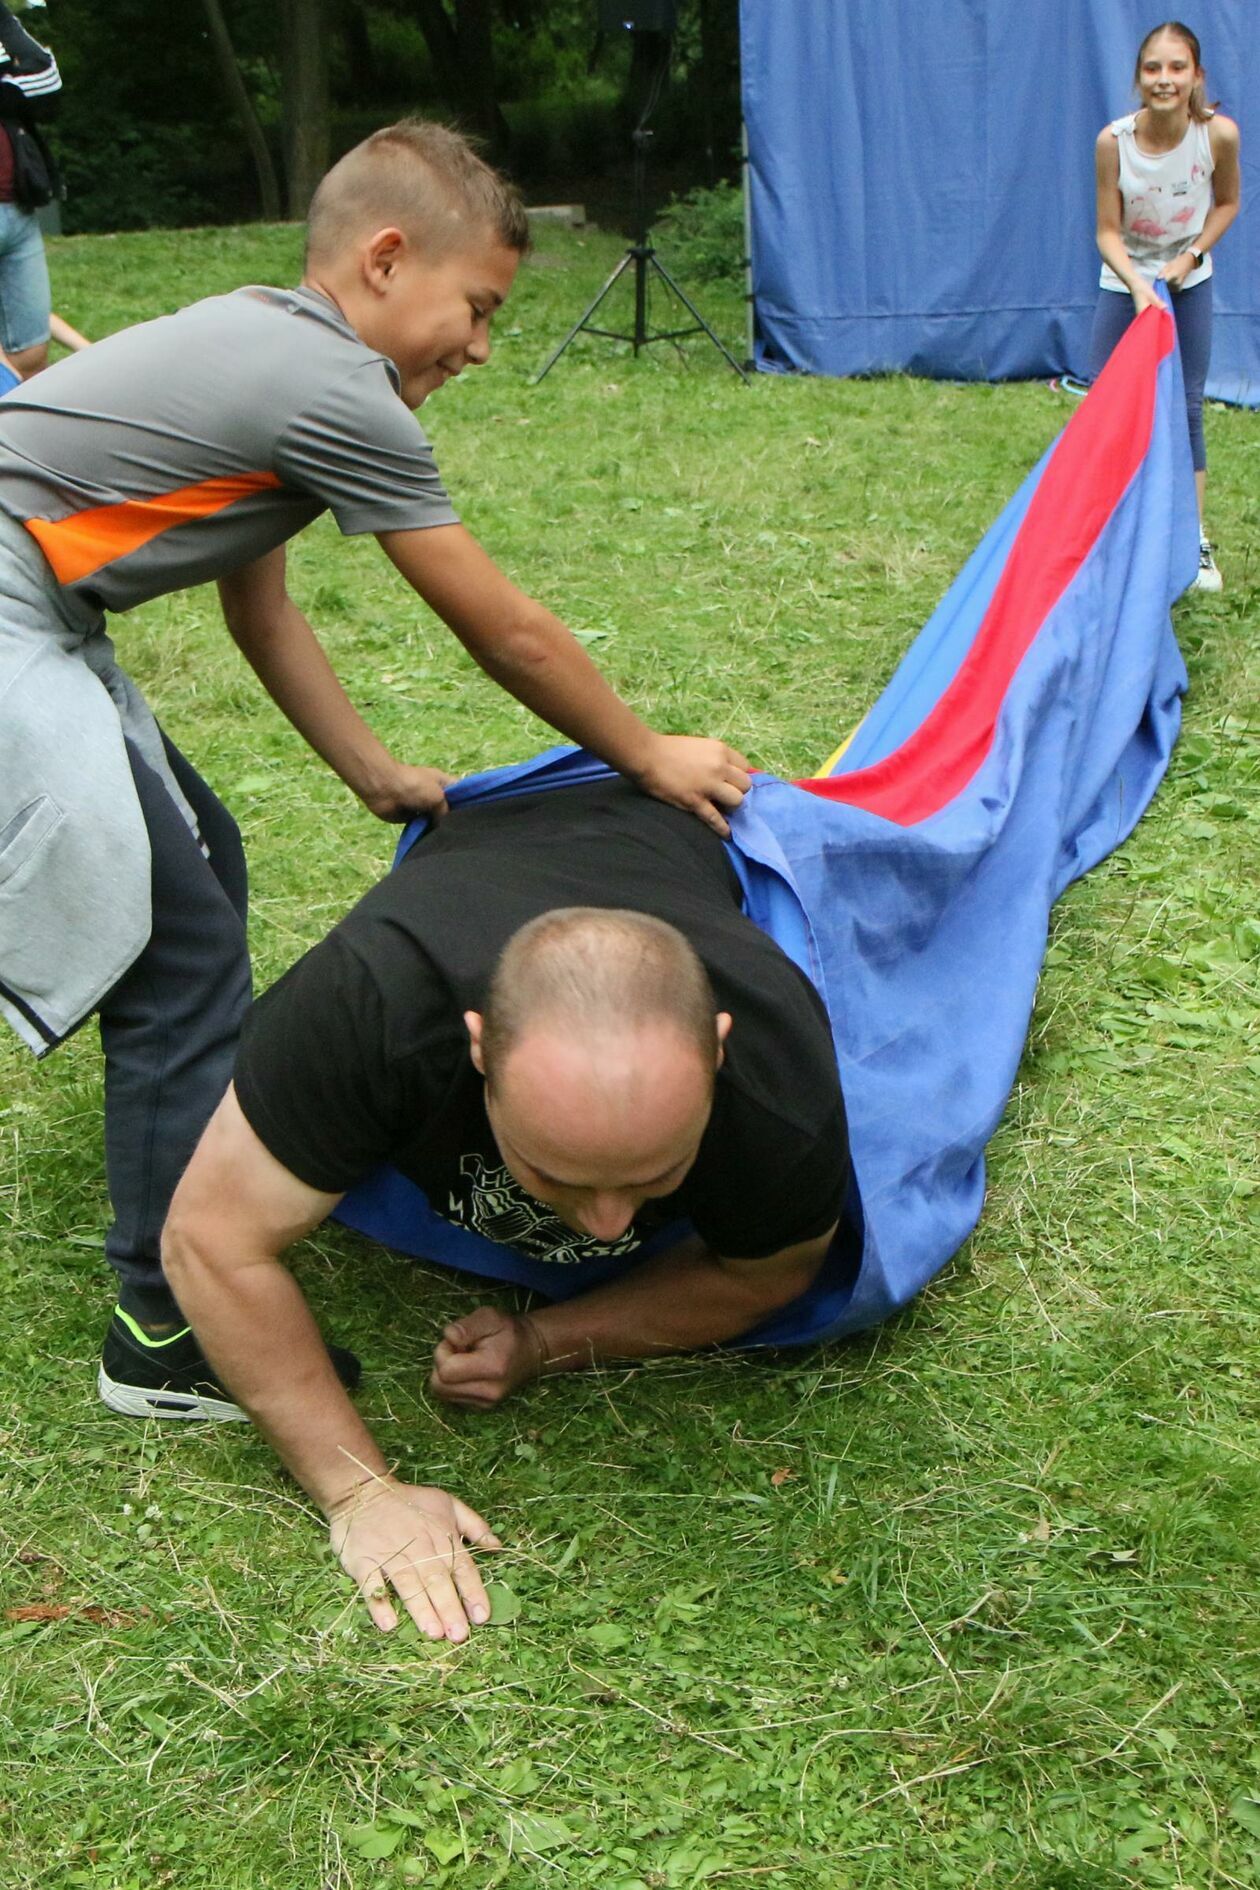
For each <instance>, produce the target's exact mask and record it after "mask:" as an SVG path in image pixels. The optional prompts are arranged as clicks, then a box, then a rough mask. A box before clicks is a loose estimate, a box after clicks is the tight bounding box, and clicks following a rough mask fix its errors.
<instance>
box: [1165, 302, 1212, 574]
mask: <svg viewBox="0 0 1260 1890" xmlns="http://www.w3.org/2000/svg"><path fill="white" fill-rule="evenodd" d="M1172 304H1173V315H1174V316H1175V317H1176V321H1177V341H1178V345H1179V347H1180V350H1181V375H1182V379H1183V381H1184V382H1185V389H1186V420H1187V422H1188V424H1189V428H1190V454H1191V458H1192V459H1193V461H1194V484H1195V491H1196V493H1197V495H1198V501H1199V575H1198V577H1197V578H1196V579H1195V581H1194V589H1195V590H1196V591H1219V590H1221V589H1222V583H1221V574H1220V572H1219V570H1218V569H1217V566H1216V560H1215V558H1214V557H1213V556H1212V546H1211V544H1210V542H1209V540H1208V535H1207V526H1206V523H1205V522H1204V500H1205V498H1206V495H1207V447H1206V444H1205V441H1204V437H1203V389H1204V384H1205V383H1206V381H1207V375H1208V368H1209V366H1210V364H1211V360H1212V278H1211V276H1209V277H1208V278H1207V280H1206V281H1204V282H1196V284H1195V285H1194V287H1193V288H1192V289H1182V290H1181V292H1180V293H1179V294H1178V295H1174V297H1173V299H1172Z"/></svg>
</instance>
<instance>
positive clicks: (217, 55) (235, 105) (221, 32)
mask: <svg viewBox="0 0 1260 1890" xmlns="http://www.w3.org/2000/svg"><path fill="white" fill-rule="evenodd" d="M202 5H203V6H204V7H205V10H206V24H207V25H208V27H209V29H210V45H211V48H212V50H213V52H214V62H215V65H216V66H217V67H218V69H219V77H220V78H221V79H222V81H223V89H224V91H225V92H226V93H227V95H228V98H229V99H230V100H231V102H232V110H233V111H234V112H235V113H236V116H237V119H238V120H239V122H240V127H241V131H242V132H243V133H244V137H245V142H246V144H247V145H248V146H249V155H250V157H251V158H252V159H253V161H254V170H255V173H256V174H257V178H258V200H259V207H260V208H261V210H262V214H263V217H264V218H265V219H266V221H267V222H268V223H277V222H279V220H280V185H279V183H278V182H277V180H276V167H275V165H274V164H273V163H272V161H271V152H270V151H269V150H268V149H267V140H266V138H265V137H264V136H263V128H262V126H261V125H260V124H259V122H258V114H257V112H256V111H255V110H254V102H253V100H252V99H251V98H250V96H249V92H248V91H247V90H246V86H245V81H244V79H243V78H242V77H241V69H240V67H239V66H238V65H237V63H236V53H235V50H234V49H233V46H232V37H231V34H230V33H229V32H228V27H227V21H226V20H225V19H224V17H223V8H222V7H221V6H220V4H219V0H202Z"/></svg>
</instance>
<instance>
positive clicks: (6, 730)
mask: <svg viewBox="0 0 1260 1890" xmlns="http://www.w3.org/2000/svg"><path fill="white" fill-rule="evenodd" d="M245 905H246V886H245V861H244V855H243V853H242V850H241V841H240V835H239V833H238V832H237V829H236V825H235V823H234V822H233V820H232V818H231V816H230V815H229V814H228V812H227V810H226V809H225V808H224V807H223V806H221V804H220V803H219V801H218V800H217V799H216V798H215V796H214V795H213V793H212V792H211V791H210V789H209V788H208V787H207V786H206V784H205V782H204V781H202V780H201V778H200V776H199V775H198V774H197V773H196V772H195V770H194V769H193V768H192V767H191V766H190V765H189V763H188V762H187V761H185V759H184V757H183V756H182V755H181V754H179V752H178V750H177V749H175V747H174V746H173V744H172V743H170V742H169V741H168V740H167V739H166V737H165V736H164V735H163V733H162V731H161V729H160V728H159V727H158V725H157V723H156V722H155V720H154V718H153V715H152V712H151V710H150V709H149V707H148V704H147V703H146V702H145V700H144V697H143V696H142V695H141V693H140V691H139V690H138V689H137V688H136V686H135V684H134V683H133V682H132V681H131V679H130V677H128V676H127V675H126V673H125V672H124V671H123V670H121V669H120V668H119V667H118V665H117V663H116V662H115V660H114V651H113V645H112V643H111V641H110V639H109V637H108V635H107V634H106V632H105V625H104V620H103V618H102V617H101V615H100V613H99V612H98V611H93V610H91V609H90V608H88V607H87V606H86V605H84V604H83V603H82V602H80V601H79V600H78V599H76V598H74V597H72V596H69V595H68V594H67V593H65V592H64V591H63V590H62V589H61V586H60V585H59V584H58V583H57V581H56V579H55V578H54V577H53V575H52V572H51V571H50V570H49V568H48V566H47V564H46V562H45V560H44V557H43V554H42V553H41V551H40V550H39V547H38V546H37V545H36V543H35V541H34V539H32V538H31V537H30V536H29V534H28V533H27V532H25V531H24V530H23V528H22V526H21V525H19V524H18V523H17V522H16V521H15V520H13V519H10V518H7V517H5V516H3V515H2V514H0V1013H3V1015H4V1016H5V1017H6V1018H7V1019H8V1021H9V1022H10V1023H11V1024H12V1025H13V1027H14V1028H15V1029H16V1030H17V1032H18V1034H19V1036H21V1037H22V1039H23V1041H24V1042H26V1043H27V1044H28V1046H29V1047H30V1048H31V1049H32V1050H34V1051H35V1052H36V1054H37V1055H44V1054H47V1052H48V1051H49V1050H50V1049H51V1048H52V1047H54V1046H55V1045H56V1044H57V1043H59V1042H60V1041H61V1039H62V1038H63V1037H65V1036H67V1035H68V1034H69V1032H70V1031H72V1030H74V1029H75V1028H76V1027H77V1026H78V1025H79V1024H80V1023H81V1022H82V1021H83V1019H84V1018H85V1017H87V1016H89V1015H90V1014H92V1013H93V1012H95V1013H96V1014H97V1016H98V1018H99V1023H100V1033H101V1043H102V1046H103V1048H104V1051H105V1156H106V1174H107V1179H108V1183H109V1192H110V1199H111V1203H112V1206H113V1212H114V1222H113V1226H112V1228H111V1230H110V1232H109V1234H108V1236H107V1239H106V1253H107V1255H108V1257H109V1259H110V1261H111V1262H112V1263H113V1265H114V1267H115V1269H116V1271H117V1272H118V1274H119V1276H120V1279H121V1280H122V1281H123V1282H124V1284H127V1285H131V1286H134V1287H140V1288H146V1289H149V1290H150V1291H156V1290H161V1287H162V1281H161V1272H160V1264H159V1245H160V1237H161V1232H162V1224H163V1221H164V1220H165V1217H166V1210H167V1207H168V1205H169V1202H170V1198H171V1194H172V1192H173V1190H174V1187H175V1184H176V1183H177V1181H178V1180H179V1177H180V1174H181V1173H182V1171H183V1169H184V1166H185V1164H186V1163H187V1161H188V1158H189V1156H190V1155H191V1153H192V1150H193V1148H194V1147H195V1145H196V1142H197V1139H198V1137H199V1136H200V1134H201V1131H202V1129H203V1128H204V1127H205V1125H206V1122H207V1121H208V1119H209V1117H210V1115H211V1113H212V1112H213V1110H214V1108H215V1106H216V1105H217V1103H218V1101H219V1098H220V1097H221V1096H222V1094H223V1092H224V1090H225V1089H226V1087H227V1084H228V1081H229V1079H230V1077H231V1072H232V1060H233V1054H234V1050H235V1044H236V1038H237V1034H238V1032H239V1030H240V1026H241V1021H242V1019H243V1017H244V1014H245V1010H246V1008H247V1006H248V1004H249V996H250V975H249V957H248V953H247V950H246V940H245Z"/></svg>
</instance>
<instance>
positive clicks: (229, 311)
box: [0, 288, 456, 610]
mask: <svg viewBox="0 0 1260 1890" xmlns="http://www.w3.org/2000/svg"><path fill="white" fill-rule="evenodd" d="M398 389H399V380H398V374H397V371H396V369H395V368H394V366H393V363H392V362H390V361H388V360H387V359H386V358H385V357H384V356H383V355H381V354H377V353H376V352H375V351H374V350H373V349H371V348H369V347H367V346H366V345H365V344H364V343H363V342H362V341H360V339H359V337H358V336H357V335H356V334H355V332H354V330H353V329H352V328H351V327H350V325H349V323H348V322H347V321H346V320H345V318H344V316H343V315H342V314H341V311H340V310H339V309H338V308H337V307H336V305H335V304H334V303H333V302H331V301H330V300H329V299H328V297H327V296H325V295H322V294H321V293H320V292H319V291H318V290H317V289H270V288H248V289H237V290H234V291H233V293H232V294H230V295H217V296H212V297H209V298H208V299H207V300H206V301H203V302H194V303H193V304H192V305H191V306H190V307H189V308H185V309H181V310H180V311H179V313H178V314H176V315H166V316H163V317H161V318H160V319H159V320H157V321H153V322H144V323H142V324H141V325H140V326H139V327H136V328H128V329H124V330H122V332H121V333H119V334H117V335H111V336H110V337H109V338H108V339H107V340H105V341H101V342H97V343H96V344H95V346H93V347H91V348H88V349H85V350H84V351H83V352H81V353H79V354H76V355H72V356H71V357H69V358H68V359H67V360H64V361H60V362H58V363H57V365H56V366H55V367H51V368H48V369H46V370H45V371H44V373H42V374H39V375H36V376H35V377H34V379H32V380H30V381H27V382H25V383H23V385H22V386H20V387H17V388H14V389H13V391H12V392H11V393H10V394H8V395H6V396H5V398H4V399H3V400H0V510H3V511H5V512H8V513H9V514H10V515H11V516H12V517H14V518H17V519H19V520H20V521H21V522H22V523H23V524H24V525H25V526H26V528H27V530H28V531H29V532H30V533H31V535H32V536H33V537H34V538H35V539H36V540H37V542H38V543H39V545H40V547H41V548H42V550H43V552H44V556H45V557H46V558H47V560H48V562H49V564H50V565H51V566H52V569H53V571H54V573H55V574H56V576H57V578H58V580H59V581H60V583H61V584H62V585H63V586H64V587H65V588H66V589H67V590H70V591H73V592H74V593H75V594H76V595H78V596H81V597H83V598H84V600H85V601H86V602H88V603H90V604H93V605H95V606H98V607H100V608H103V609H107V610H128V609H130V608H131V606H132V605H134V604H140V603H144V602H145V601H146V600H147V599H149V598H150V597H158V596H161V595H162V594H163V593H164V592H167V591H174V590H182V589H184V588H185V587H186V586H187V585H190V584H201V583H204V582H205V581H206V580H207V579H210V578H216V577H222V576H223V575H224V574H225V573H227V572H229V571H233V570H235V569H237V568H238V567H239V566H240V565H243V564H248V563H250V562H252V561H253V560H254V559H255V558H260V557H262V556H263V555H264V553H266V552H268V551H272V550H274V549H275V547H276V546H277V545H281V544H283V543H284V542H285V541H286V540H287V539H289V538H292V537H293V536H294V535H295V533H297V532H299V531H301V530H302V528H303V526H305V525H307V524H309V523H310V521H311V520H312V519H313V518H316V517H318V515H319V513H321V512H322V511H324V510H325V509H328V510H331V512H332V514H333V516H334V517H335V519H336V520H337V523H338V525H339V526H340V527H341V530H342V531H343V532H347V533H357V532H386V531H406V530H410V529H412V528H414V527H425V526H430V525H449V524H453V523H454V522H455V521H456V514H455V512H454V510H453V508H452V506H451V502H450V500H449V498H448V497H447V495H446V491H445V488H444V487H443V485H442V481H441V478H440V477H439V474H438V470H437V465H436V463H435V461H434V458H433V451H432V448H431V447H430V445H429V442H428V440H427V439H426V438H425V435H424V433H423V431H422V430H421V427H420V424H419V422H418V421H417V419H416V417H415V415H414V414H413V413H411V412H410V411H409V410H408V408H407V407H406V406H404V404H403V401H402V399H401V397H400V395H399V392H398Z"/></svg>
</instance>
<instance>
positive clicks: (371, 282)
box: [360, 223, 407, 295]
mask: <svg viewBox="0 0 1260 1890" xmlns="http://www.w3.org/2000/svg"><path fill="white" fill-rule="evenodd" d="M406 248H407V239H406V237H405V236H404V235H403V233H402V231H401V230H400V229H399V228H398V227H397V225H396V224H392V223H390V224H386V226H385V228H384V229H383V230H377V232H376V234H375V236H371V237H369V238H368V240H367V242H366V243H365V244H364V246H363V249H362V251H361V252H360V253H361V255H362V259H363V279H364V281H365V282H366V283H367V285H368V287H369V288H370V289H374V290H375V291H376V293H377V294H378V295H386V294H388V293H389V288H390V283H391V280H392V278H393V276H394V274H395V272H396V270H397V269H398V266H399V264H400V263H401V262H402V259H403V256H404V254H405V252H406Z"/></svg>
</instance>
